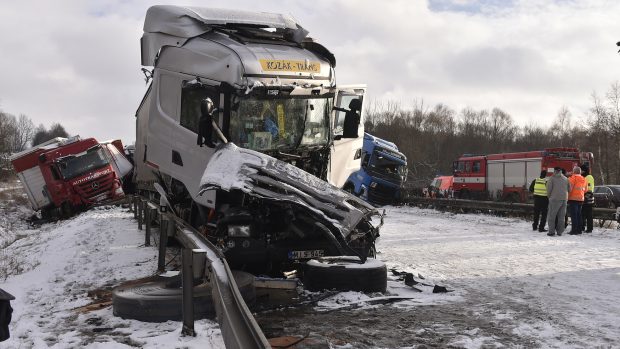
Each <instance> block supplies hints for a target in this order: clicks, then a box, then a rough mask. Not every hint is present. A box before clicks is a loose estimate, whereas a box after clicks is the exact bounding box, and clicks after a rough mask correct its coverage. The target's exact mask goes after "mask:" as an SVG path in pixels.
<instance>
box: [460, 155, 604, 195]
mask: <svg viewBox="0 0 620 349" xmlns="http://www.w3.org/2000/svg"><path fill="white" fill-rule="evenodd" d="M592 160H593V155H592V153H589V152H579V149H576V148H547V149H545V150H536V151H528V152H521V153H504V154H491V155H470V154H465V155H463V156H461V157H460V158H459V159H458V160H457V161H455V162H454V164H453V168H454V183H453V189H454V195H455V197H457V198H461V199H491V200H504V201H512V202H526V201H527V200H528V198H529V192H528V188H529V185H530V183H531V182H532V180H534V179H535V178H537V177H539V176H540V172H541V171H546V172H547V176H550V175H552V174H553V168H554V167H561V168H563V169H564V170H565V171H566V175H567V176H570V175H571V174H572V171H573V167H575V166H581V165H584V164H587V165H588V166H590V168H591V167H592Z"/></svg>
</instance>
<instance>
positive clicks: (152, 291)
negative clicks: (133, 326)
mask: <svg viewBox="0 0 620 349" xmlns="http://www.w3.org/2000/svg"><path fill="white" fill-rule="evenodd" d="M233 275H234V277H235V281H236V283H237V287H238V288H239V292H240V293H241V295H242V296H243V299H244V300H245V302H246V304H252V303H254V301H255V300H256V290H255V288H254V276H253V275H252V274H249V273H246V272H241V271H233ZM180 284H181V280H180V275H177V276H173V277H162V276H154V277H150V278H146V279H142V280H140V281H138V282H128V283H126V284H125V285H121V286H118V287H116V288H115V289H114V290H113V291H112V310H113V314H114V315H115V316H119V317H121V318H124V319H134V320H139V321H145V322H165V321H168V320H173V321H180V320H182V319H183V310H182V302H183V300H182V294H183V293H182V292H183V290H182V289H181V288H180ZM211 291H212V289H211V285H210V284H208V283H203V284H200V285H196V286H194V319H205V318H207V319H213V318H215V306H214V304H213V297H212V295H211Z"/></svg>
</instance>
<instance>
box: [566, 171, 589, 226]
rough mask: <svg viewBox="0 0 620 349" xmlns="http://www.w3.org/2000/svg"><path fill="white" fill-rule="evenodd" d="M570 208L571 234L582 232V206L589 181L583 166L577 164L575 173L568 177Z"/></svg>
mask: <svg viewBox="0 0 620 349" xmlns="http://www.w3.org/2000/svg"><path fill="white" fill-rule="evenodd" d="M568 183H569V190H568V210H569V212H570V225H571V229H570V232H569V233H568V234H569V235H577V234H581V206H582V205H583V201H584V199H585V194H586V190H587V187H588V183H587V182H586V179H585V178H583V176H582V175H581V168H579V167H578V166H575V168H573V175H572V176H570V178H569V179H568Z"/></svg>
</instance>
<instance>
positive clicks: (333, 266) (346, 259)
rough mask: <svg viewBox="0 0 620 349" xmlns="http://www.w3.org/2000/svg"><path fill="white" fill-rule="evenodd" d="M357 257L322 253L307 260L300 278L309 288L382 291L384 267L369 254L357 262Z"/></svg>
mask: <svg viewBox="0 0 620 349" xmlns="http://www.w3.org/2000/svg"><path fill="white" fill-rule="evenodd" d="M356 261H359V259H358V258H357V257H353V256H337V257H321V258H318V259H312V260H310V261H308V262H307V263H306V265H305V268H304V278H303V282H304V285H305V287H306V289H308V290H310V291H318V290H326V289H335V290H338V291H361V292H385V290H386V288H387V267H386V266H385V263H383V262H381V261H380V260H378V259H372V258H369V259H367V260H366V263H364V264H359V263H356Z"/></svg>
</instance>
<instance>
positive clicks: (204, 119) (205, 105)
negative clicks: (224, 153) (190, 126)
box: [197, 97, 215, 148]
mask: <svg viewBox="0 0 620 349" xmlns="http://www.w3.org/2000/svg"><path fill="white" fill-rule="evenodd" d="M214 111H215V106H214V104H213V101H212V100H211V98H208V97H207V98H205V99H203V100H202V101H200V120H199V121H198V140H197V143H198V145H199V146H201V147H202V146H203V145H206V146H207V147H209V148H214V147H215V144H214V143H213V139H212V137H213V112H214Z"/></svg>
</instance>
